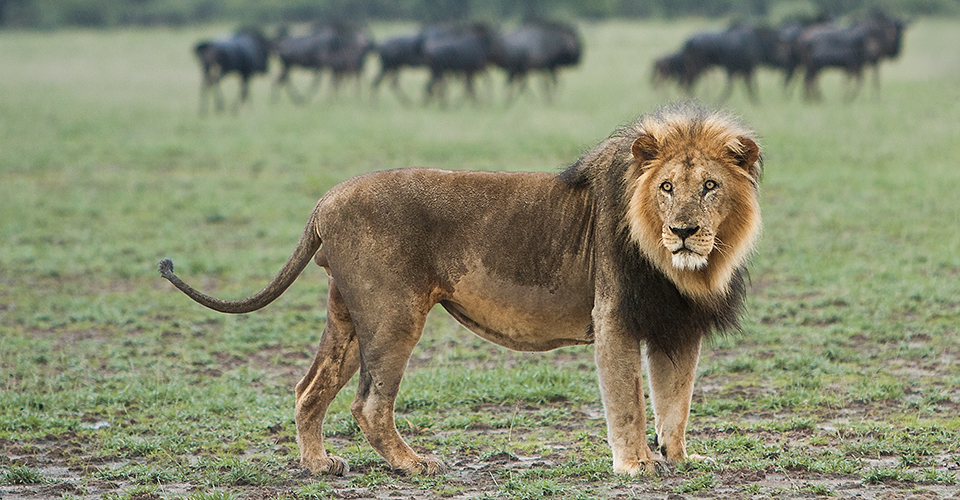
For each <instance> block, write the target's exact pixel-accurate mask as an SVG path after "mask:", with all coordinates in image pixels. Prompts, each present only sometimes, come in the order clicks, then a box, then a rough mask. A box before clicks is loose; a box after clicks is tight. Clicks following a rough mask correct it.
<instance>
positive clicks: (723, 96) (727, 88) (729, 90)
mask: <svg viewBox="0 0 960 500" xmlns="http://www.w3.org/2000/svg"><path fill="white" fill-rule="evenodd" d="M734 78H736V74H735V73H733V72H731V71H727V83H726V85H724V86H723V92H721V93H720V102H726V100H727V99H729V98H730V95H732V94H733V80H734Z"/></svg>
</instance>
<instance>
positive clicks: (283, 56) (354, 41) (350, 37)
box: [274, 23, 372, 104]
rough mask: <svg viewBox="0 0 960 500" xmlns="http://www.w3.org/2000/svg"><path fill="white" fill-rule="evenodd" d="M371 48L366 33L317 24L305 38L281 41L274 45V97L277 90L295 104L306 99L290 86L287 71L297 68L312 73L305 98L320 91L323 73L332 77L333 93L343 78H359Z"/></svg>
mask: <svg viewBox="0 0 960 500" xmlns="http://www.w3.org/2000/svg"><path fill="white" fill-rule="evenodd" d="M371 46H372V39H371V38H370V36H369V34H367V32H366V31H365V30H363V29H358V28H353V27H350V26H347V25H345V24H341V23H332V24H319V25H316V26H314V28H313V29H312V31H311V32H310V33H309V34H307V35H302V36H285V37H283V38H281V39H280V40H279V41H278V42H277V44H276V52H277V56H278V57H279V59H280V64H281V67H280V74H279V75H278V76H277V80H276V82H275V84H274V97H276V96H277V93H278V92H279V89H280V87H286V88H287V91H288V92H289V94H290V98H291V99H292V100H293V101H294V102H295V103H298V104H302V103H304V102H306V100H307V98H305V97H304V96H303V95H302V94H300V93H299V92H297V90H296V89H295V88H294V87H293V84H292V83H291V82H290V71H291V70H292V69H293V68H297V67H299V68H304V69H308V70H310V71H312V72H313V73H314V79H313V85H312V86H311V88H310V90H309V91H308V93H307V96H308V97H309V96H312V95H313V94H315V93H316V92H317V90H319V88H320V82H321V79H322V76H323V70H325V69H327V70H329V71H330V73H331V81H332V84H333V90H334V92H336V91H337V89H338V88H339V85H340V82H341V80H342V79H343V78H345V77H348V76H356V77H358V78H359V74H360V72H362V70H363V62H364V59H365V57H366V55H367V53H368V52H369V51H370V48H371Z"/></svg>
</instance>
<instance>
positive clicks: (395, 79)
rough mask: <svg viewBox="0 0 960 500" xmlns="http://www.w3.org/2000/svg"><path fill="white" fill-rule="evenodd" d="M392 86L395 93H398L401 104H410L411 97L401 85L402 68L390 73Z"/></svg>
mask: <svg viewBox="0 0 960 500" xmlns="http://www.w3.org/2000/svg"><path fill="white" fill-rule="evenodd" d="M390 88H391V89H393V93H394V94H396V96H397V100H398V101H400V103H401V104H404V105H407V104H410V98H409V97H407V94H406V93H404V91H403V89H402V88H401V87H400V70H394V72H393V74H392V75H390Z"/></svg>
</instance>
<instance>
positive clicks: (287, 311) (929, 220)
mask: <svg viewBox="0 0 960 500" xmlns="http://www.w3.org/2000/svg"><path fill="white" fill-rule="evenodd" d="M708 25H709V26H717V25H718V24H716V23H706V22H702V21H699V20H687V21H672V22H643V23H627V22H609V23H600V24H593V23H587V24H584V25H583V26H582V29H583V35H584V40H585V43H586V47H587V52H586V55H585V59H584V63H583V66H582V67H581V68H579V69H577V70H575V71H571V72H567V73H565V74H563V75H562V86H561V91H560V94H559V95H558V97H557V100H556V102H555V103H553V104H551V105H547V104H545V103H544V102H543V101H542V100H541V99H539V98H536V97H533V96H530V95H526V96H523V97H522V98H521V99H520V100H519V101H518V102H517V103H516V104H515V105H513V106H505V105H504V104H503V99H502V97H503V96H502V75H500V74H495V75H494V77H493V78H492V84H493V85H492V96H491V97H489V98H488V102H486V103H484V104H482V105H472V104H469V103H459V102H458V98H457V97H454V99H453V101H454V102H453V104H451V105H450V106H449V107H447V108H440V107H439V106H429V107H426V108H423V107H420V106H411V107H405V106H403V105H401V104H400V103H399V102H397V100H396V99H395V98H394V97H393V96H392V95H390V94H388V93H387V92H383V93H382V94H381V96H380V98H379V99H378V100H377V101H376V102H373V101H372V100H371V99H370V98H369V96H368V95H364V96H363V97H362V98H360V99H358V98H357V97H356V96H354V95H353V89H352V88H348V89H347V90H346V91H345V92H344V93H343V94H342V95H341V96H339V97H336V98H334V97H331V96H329V94H327V93H325V92H324V93H323V94H322V95H321V96H320V97H318V98H317V99H315V100H314V101H313V102H312V103H311V104H310V105H308V106H306V107H297V106H294V105H293V104H291V103H290V102H289V101H288V100H286V98H285V97H284V98H283V99H281V100H280V102H277V103H272V102H271V99H270V97H271V96H270V82H269V81H268V80H267V79H259V80H256V81H255V82H254V86H253V93H252V100H251V102H250V103H249V104H248V106H247V107H246V108H245V109H243V110H242V111H241V112H240V113H239V114H238V115H236V116H234V115H230V114H227V115H208V116H205V117H199V116H198V114H197V110H198V97H199V96H198V94H199V71H198V68H197V64H196V62H195V61H194V60H193V59H192V54H191V51H190V47H191V46H192V44H193V43H194V42H195V41H196V40H197V39H199V38H202V37H205V36H211V35H215V34H217V33H220V32H222V31H224V30H225V29H226V27H206V28H184V29H175V30H168V29H155V30H126V29H124V30H115V31H62V32H44V33H32V32H18V31H3V32H0V67H3V68H6V70H5V71H3V72H2V74H0V95H3V98H2V99H0V116H2V117H3V119H2V120H0V450H2V453H0V496H5V495H6V492H22V491H28V490H29V491H33V492H41V493H40V494H46V495H53V496H61V495H62V496H71V497H72V496H76V497H86V496H89V495H94V494H100V495H103V494H104V493H95V492H106V494H107V495H113V496H114V497H116V498H124V497H134V496H137V495H140V496H150V495H157V496H160V497H163V498H189V499H197V500H200V499H214V498H241V497H243V496H244V495H248V494H251V493H250V492H251V491H258V492H260V496H262V497H277V496H287V497H289V496H292V497H294V498H325V497H326V496H328V495H329V494H330V492H332V491H335V490H343V489H357V490H363V489H383V488H393V489H397V490H400V491H404V492H406V493H409V494H408V495H407V496H412V495H420V496H422V497H426V498H429V497H431V496H439V495H452V496H474V497H476V496H487V497H489V498H493V497H507V498H603V497H606V496H616V495H624V496H627V497H630V496H642V495H645V494H648V493H652V492H662V491H670V492H677V493H682V494H690V495H706V496H711V495H715V496H717V497H719V498H723V497H729V496H736V495H740V494H742V493H749V494H760V493H769V494H771V495H777V494H779V493H778V492H781V493H783V492H790V493H789V494H802V495H814V496H828V495H832V494H835V491H836V490H838V489H839V488H838V486H840V485H841V484H842V485H843V488H847V487H848V485H849V484H850V483H855V484H859V485H860V487H861V488H864V489H870V488H874V489H876V488H887V489H893V490H896V491H899V492H901V493H902V492H908V491H912V489H914V488H924V487H939V486H944V487H953V486H956V485H957V484H958V480H957V478H956V475H955V466H956V463H957V460H958V458H957V457H960V448H958V446H960V445H958V444H957V443H960V419H958V417H957V416H956V415H957V413H956V408H957V405H958V404H960V392H958V390H957V387H960V367H958V364H957V363H956V359H955V358H956V345H957V341H958V336H960V332H958V325H960V299H958V297H960V251H958V249H960V231H957V230H956V227H958V223H960V203H958V202H957V198H956V195H955V190H956V186H958V185H960V169H958V168H957V159H958V158H960V141H958V140H957V138H958V137H960V122H958V120H957V116H960V87H958V86H957V84H956V82H957V81H958V79H960V64H958V63H957V62H956V60H955V59H956V58H955V57H951V54H954V53H955V52H956V51H955V50H953V48H955V47H958V46H960V22H958V21H956V20H940V19H918V20H916V21H915V22H914V23H912V24H911V25H910V27H909V28H908V31H907V34H906V39H905V44H904V53H903V55H902V57H901V58H900V59H899V60H897V61H896V62H893V63H888V64H885V65H884V67H883V68H882V76H883V88H882V92H881V95H880V96H879V97H875V96H874V95H873V92H872V89H870V88H865V89H864V92H863V93H862V94H861V96H860V98H859V99H858V100H856V101H855V102H852V103H844V102H842V101H841V100H840V96H841V92H842V81H841V79H840V77H839V76H838V75H836V74H827V75H825V78H824V79H823V82H822V83H823V93H824V96H825V102H823V103H820V104H807V103H803V102H800V101H799V100H798V99H797V96H796V95H794V96H793V97H792V98H789V99H787V98H784V97H783V95H782V93H781V91H780V88H779V76H778V75H776V74H775V73H773V72H770V71H766V70H764V71H762V72H761V73H760V75H759V82H760V90H761V99H762V104H760V105H757V106H754V105H750V104H749V103H748V102H747V101H746V99H745V98H744V96H743V94H742V89H741V88H737V89H736V91H735V93H734V96H733V97H732V98H731V100H730V101H729V102H728V103H727V107H729V108H730V109H731V110H733V111H734V112H735V113H737V114H740V115H742V116H743V117H744V119H745V121H746V122H747V123H749V124H751V125H752V126H753V127H754V128H756V130H757V131H758V132H759V134H760V138H761V141H760V142H761V144H762V146H763V148H764V152H765V177H764V181H763V184H762V197H761V206H762V209H763V218H764V227H765V229H764V233H763V237H762V239H761V242H760V246H759V248H758V251H757V253H756V255H755V256H754V258H753V261H752V264H751V282H752V284H751V289H750V298H749V300H748V310H747V315H746V318H745V320H744V329H743V332H742V333H739V334H734V335H729V336H725V337H721V338H717V339H714V340H713V341H712V342H710V343H709V344H708V345H707V346H706V347H705V349H704V352H703V358H702V362H701V370H700V375H699V380H698V385H697V391H696V393H695V397H694V405H693V408H692V418H691V422H690V436H689V451H690V452H692V453H697V454H701V455H706V456H709V457H711V459H712V461H707V462H691V463H689V464H682V465H681V467H680V471H679V472H674V473H671V474H666V475H664V476H661V477H653V476H644V477H640V478H636V479H626V478H616V477H614V476H613V475H612V472H611V471H610V454H609V448H608V446H607V444H606V431H605V425H604V422H603V417H602V409H601V407H600V403H599V392H598V389H597V382H596V375H595V371H594V368H593V361H592V348H590V347H577V348H569V349H564V350H560V351H556V352H552V353H545V354H518V353H512V352H508V351H506V350H503V349H500V348H497V347H494V346H492V345H490V344H488V343H486V342H484V341H482V340H479V339H477V338H476V337H474V336H472V335H471V334H469V333H468V332H466V331H465V330H464V329H463V328H461V327H460V326H458V325H457V324H456V323H455V322H454V321H453V320H452V319H450V318H449V317H448V316H446V315H445V314H443V313H442V312H440V311H438V312H437V313H435V314H433V315H431V317H430V318H429V319H428V323H427V327H426V330H425V332H424V336H423V340H422V341H421V343H420V345H419V346H418V348H417V350H416V351H415V352H414V357H413V360H412V361H411V364H410V368H409V369H408V371H407V373H406V375H405V379H404V385H403V388H402V390H401V393H400V397H399V399H398V401H397V411H398V418H397V422H398V427H399V428H400V431H401V433H403V434H404V436H406V437H407V438H408V439H409V440H410V442H411V443H412V445H413V446H414V447H416V448H417V449H419V450H425V451H430V452H433V453H436V454H438V455H440V456H442V457H444V458H445V459H446V460H447V461H448V462H450V463H451V465H452V466H453V467H454V470H456V471H458V472H459V474H460V475H456V474H453V475H450V476H447V477H445V478H440V479H436V478H419V477H404V476H399V475H396V474H394V473H392V472H390V471H388V470H387V469H386V466H385V463H384V462H383V460H382V459H381V458H380V457H379V456H378V455H376V454H375V453H374V452H373V451H372V449H371V448H370V447H369V446H368V445H367V444H366V443H365V442H364V440H363V438H362V435H361V434H360V433H359V429H358V428H357V426H356V423H355V422H354V421H353V419H352V417H351V416H350V414H349V409H348V407H349V403H350V399H351V398H352V396H353V391H354V389H353V387H354V386H355V384H352V383H351V384H348V386H347V388H345V389H344V391H343V392H342V393H341V395H340V396H339V397H338V398H337V400H336V401H335V402H334V404H333V406H332V407H331V411H330V414H329V415H328V421H327V424H326V427H325V429H326V431H327V433H328V435H329V437H330V442H329V443H328V446H329V447H330V448H331V449H332V450H336V452H337V453H338V454H341V455H342V456H344V457H346V458H347V459H348V460H349V461H350V463H351V471H352V472H351V473H350V474H349V475H348V476H346V477H345V478H310V477H304V476H302V475H301V474H300V471H299V468H298V466H297V464H296V459H297V456H298V449H297V445H296V441H295V439H294V437H295V427H294V423H293V387H294V385H295V384H296V382H297V380H298V379H299V377H301V376H302V375H303V373H304V372H305V371H306V369H307V367H308V365H309V363H310V360H311V358H312V355H313V350H314V348H315V346H316V343H317V341H318V339H319V333H320V331H321V330H322V328H323V323H324V321H325V315H326V313H325V311H324V309H323V307H322V304H318V297H319V298H320V300H321V302H322V300H323V297H325V291H326V283H325V279H324V276H323V273H322V271H321V270H320V269H318V268H316V267H310V268H308V270H307V271H306V272H305V273H304V276H302V277H301V278H300V280H299V281H298V282H297V283H296V284H295V285H294V287H292V289H291V290H290V291H288V292H287V294H286V295H284V296H283V297H282V298H281V299H280V300H278V301H277V302H276V303H275V304H273V305H272V306H271V307H270V308H269V309H267V310H265V311H262V312H259V313H255V314H252V315H248V316H239V317H236V316H224V315H220V314H217V313H213V312H210V311H206V310H203V309H202V308H200V307H199V306H197V305H196V304H193V303H192V302H190V301H189V300H187V299H186V298H184V297H183V296H182V294H180V293H178V292H176V291H175V290H174V289H173V288H172V287H170V286H169V284H168V283H166V282H165V281H163V280H162V279H161V278H160V277H159V275H158V273H157V272H156V263H157V261H158V260H160V259H161V258H163V257H171V258H173V259H174V260H175V261H176V262H177V269H178V272H179V273H180V275H181V276H183V277H184V278H185V279H188V281H192V282H195V283H197V284H198V285H200V286H201V287H202V288H203V289H205V290H209V291H212V292H214V293H215V294H216V295H219V296H224V297H241V296H245V295H247V294H249V293H251V292H253V291H256V290H258V289H259V288H260V287H261V286H262V285H263V284H265V283H266V281H267V280H269V279H270V278H271V277H272V276H273V274H274V273H275V272H276V270H277V269H279V267H280V265H281V264H282V263H283V261H284V260H285V259H286V257H287V256H288V254H289V252H290V251H291V249H292V248H293V246H294V245H295V243H296V238H297V237H298V235H299V233H300V231H301V230H302V227H303V223H304V221H305V219H306V217H307V215H308V212H309V210H310V209H311V208H312V207H313V205H314V203H315V202H316V199H317V198H319V197H320V196H321V195H322V194H323V193H324V192H325V191H326V190H327V189H329V188H330V187H332V186H333V185H335V184H336V183H337V182H340V181H342V180H344V179H347V178H349V177H351V176H353V175H357V174H361V173H364V172H369V171H372V170H379V169H386V168H396V167H404V166H413V165H420V166H427V167H437V168H456V169H487V170H494V169H503V170H545V171H556V170H557V169H559V168H561V167H563V166H565V165H567V164H569V163H570V162H572V161H574V160H575V159H576V157H577V156H578V155H579V154H580V153H581V152H582V151H584V150H585V149H586V148H588V147H590V146H592V145H593V144H595V143H596V142H597V141H599V140H600V139H602V138H604V137H605V136H606V135H607V134H609V133H610V132H611V131H612V130H613V129H614V128H615V127H616V126H618V125H619V124H622V123H624V122H626V121H628V120H630V119H631V118H633V117H634V116H635V115H636V114H638V113H642V112H644V111H648V110H650V109H653V108H654V107H656V106H657V105H658V104H660V103H662V102H665V101H667V100H670V99H672V98H675V97H678V94H677V92H676V91H675V90H671V89H666V90H660V91H653V90H651V89H650V86H649V83H648V82H649V71H650V65H651V61H652V60H653V58H654V57H656V56H658V55H661V54H662V53H666V52H668V51H672V50H675V49H676V48H677V47H679V45H680V43H681V42H682V40H683V39H684V38H685V37H686V36H687V35H689V34H690V33H692V32H693V31H696V30H698V29H701V28H703V27H705V26H708ZM374 29H375V31H376V33H377V34H378V35H383V34H386V33H394V32H402V31H406V30H410V29H413V27H412V26H404V25H379V26H374ZM371 71H372V68H371ZM403 78H404V84H405V86H406V88H407V92H408V93H409V94H412V95H419V90H420V86H421V85H422V84H423V83H424V81H425V75H424V74H423V73H411V74H407V75H404V76H403ZM296 82H297V83H298V84H300V85H301V86H302V85H305V84H306V83H307V77H306V75H297V77H296ZM721 83H722V81H721V78H720V77H719V75H714V76H710V77H708V78H707V79H706V81H705V82H704V84H703V85H702V89H701V90H702V96H703V98H704V100H706V101H707V102H712V101H711V100H712V99H713V98H714V96H716V95H718V93H719V86H720V84H721ZM225 87H226V89H225V91H226V93H227V95H228V99H229V98H232V96H233V95H234V92H235V89H236V86H235V84H234V83H232V82H227V84H226V85H225ZM534 88H535V89H536V85H534ZM481 93H482V94H483V92H481ZM454 94H456V92H454ZM794 94H796V92H794ZM51 464H52V465H51ZM760 475H766V477H768V483H769V484H768V483H764V484H763V485H762V486H761V485H760V484H759V483H758V482H757V481H759V479H756V477H760ZM743 477H748V478H753V479H743ZM769 478H776V479H769ZM796 478H802V480H801V479H796ZM836 478H842V479H839V480H838V479H836ZM778 481H779V482H778ZM838 481H839V482H838ZM64 482H67V483H69V484H71V485H74V486H72V487H73V488H76V489H73V490H56V491H53V492H52V493H51V491H52V490H44V488H52V487H55V486H57V485H61V484H64ZM184 484H186V485H188V486H189V487H191V488H194V489H192V490H189V491H188V490H186V489H184V488H182V487H181V485H184ZM151 488H156V489H151ZM43 492H46V493H43ZM843 492H844V494H847V492H848V490H847V489H844V490H843ZM784 494H786V493H784ZM894 496H897V495H894Z"/></svg>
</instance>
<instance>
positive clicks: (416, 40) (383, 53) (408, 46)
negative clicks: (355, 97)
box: [372, 33, 426, 104]
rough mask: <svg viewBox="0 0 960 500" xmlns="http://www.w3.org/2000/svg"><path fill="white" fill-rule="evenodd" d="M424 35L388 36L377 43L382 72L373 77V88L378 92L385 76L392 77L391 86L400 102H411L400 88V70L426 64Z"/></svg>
mask: <svg viewBox="0 0 960 500" xmlns="http://www.w3.org/2000/svg"><path fill="white" fill-rule="evenodd" d="M422 49H423V35H422V34H421V33H414V34H412V35H400V36H396V37H393V38H388V39H386V40H384V41H382V42H380V43H379V44H377V47H376V51H377V53H378V54H379V55H380V72H379V73H377V76H376V78H374V79H373V85H372V90H373V92H376V91H377V90H378V89H379V88H380V83H381V82H383V79H384V78H387V77H389V78H390V88H392V89H393V92H394V93H395V94H396V95H397V98H398V99H399V100H400V102H402V103H404V104H406V103H408V102H410V100H409V99H408V98H407V96H406V94H404V93H403V90H401V89H400V70H401V69H403V68H416V67H420V66H424V65H425V64H426V62H425V61H424V58H423V51H422Z"/></svg>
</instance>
